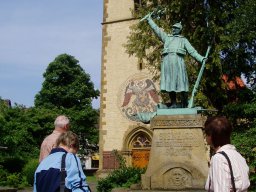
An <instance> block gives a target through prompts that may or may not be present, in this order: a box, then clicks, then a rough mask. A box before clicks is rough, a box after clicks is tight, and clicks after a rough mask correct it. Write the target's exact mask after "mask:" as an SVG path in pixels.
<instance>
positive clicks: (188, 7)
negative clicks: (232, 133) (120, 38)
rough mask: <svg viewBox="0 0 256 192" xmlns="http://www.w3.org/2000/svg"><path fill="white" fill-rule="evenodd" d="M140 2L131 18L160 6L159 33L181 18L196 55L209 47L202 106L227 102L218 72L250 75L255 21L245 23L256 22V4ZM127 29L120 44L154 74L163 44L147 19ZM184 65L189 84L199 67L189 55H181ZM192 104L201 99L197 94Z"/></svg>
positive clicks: (219, 106)
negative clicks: (184, 59)
mask: <svg viewBox="0 0 256 192" xmlns="http://www.w3.org/2000/svg"><path fill="white" fill-rule="evenodd" d="M143 2H144V4H143V5H144V6H140V7H139V8H138V9H137V10H136V11H135V12H134V13H133V14H134V16H135V17H137V18H142V17H144V16H145V15H146V14H148V13H150V12H152V11H155V10H157V9H159V8H162V9H163V8H164V9H165V14H164V15H163V16H162V17H161V18H160V19H159V20H157V19H155V21H156V23H157V24H158V25H159V26H160V27H161V28H163V30H164V31H166V32H170V28H171V26H172V25H173V24H174V23H176V22H181V23H182V25H183V30H182V34H183V35H184V36H185V37H187V38H188V39H189V41H190V42H191V44H192V45H193V46H194V47H195V48H196V49H197V50H198V52H199V53H201V54H202V55H204V54H205V51H206V49H207V46H208V45H211V47H212V48H211V52H210V56H209V59H208V61H207V64H206V69H205V71H204V75H203V78H202V80H201V83H200V90H199V91H198V92H199V93H200V92H201V93H202V94H201V96H202V95H205V96H206V98H207V103H203V105H204V106H203V107H208V108H209V107H214V108H217V109H222V107H223V106H224V105H225V104H227V103H228V100H229V98H228V97H227V94H226V93H227V85H226V84H225V83H224V82H223V81H222V75H223V74H227V75H228V77H229V78H230V79H233V78H234V77H236V76H238V77H240V76H241V74H245V75H246V77H247V78H249V75H251V74H252V73H253V72H254V71H255V37H256V36H255V22H254V23H253V22H251V23H250V26H248V25H247V24H246V22H247V20H250V17H253V18H254V19H253V20H255V16H254V15H253V13H255V3H254V2H253V1H252V0H245V1H244V0H238V1H232V0H227V1H220V0H217V1H194V0H193V1H192V0H188V1H178V0H172V1H171V0H161V1H157V0H145V1H143ZM247 11H248V12H247ZM241 14H243V16H242V17H241V16H240V15H241ZM245 18H246V19H245ZM245 26H247V27H245ZM248 28H249V29H250V30H249V31H247V29H248ZM237 29H239V30H237ZM131 30H132V32H131V34H130V36H129V37H128V42H127V44H126V45H125V47H126V49H127V53H128V54H130V55H135V56H136V57H137V58H138V59H139V60H140V62H142V63H144V64H145V65H146V66H147V67H148V68H149V69H150V71H151V72H152V73H153V74H154V75H155V77H156V78H158V76H157V74H159V73H158V71H159V68H160V65H159V64H160V60H161V55H160V53H161V49H162V47H163V44H162V43H161V42H160V41H159V40H158V39H157V37H156V36H155V35H154V34H153V32H152V30H151V29H150V27H149V25H148V24H147V22H146V21H143V22H139V23H136V24H134V25H133V26H132V27H131ZM248 32H249V33H250V34H249V35H248ZM186 64H187V68H188V73H189V75H188V76H189V81H190V84H191V88H192V85H193V84H194V82H195V81H196V78H197V74H198V71H199V69H200V65H198V64H196V63H195V61H194V60H192V59H191V58H190V57H188V58H186ZM212 74H214V75H212ZM199 95H200V94H199ZM196 102H200V98H198V96H196Z"/></svg>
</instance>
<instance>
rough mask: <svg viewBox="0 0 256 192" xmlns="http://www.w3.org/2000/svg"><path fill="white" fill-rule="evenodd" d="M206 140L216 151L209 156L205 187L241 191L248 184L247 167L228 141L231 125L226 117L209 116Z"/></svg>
mask: <svg viewBox="0 0 256 192" xmlns="http://www.w3.org/2000/svg"><path fill="white" fill-rule="evenodd" d="M205 133H206V141H207V143H208V144H209V145H210V146H211V147H212V149H213V150H214V152H215V153H216V154H215V155H214V156H212V158H211V164H210V170H209V174H208V178H207V182H206V185H205V189H206V190H208V191H215V192H230V191H236V192H240V191H241V192H242V191H247V189H248V187H249V186H250V181H249V167H248V165H247V164H246V161H245V159H244V158H243V157H242V156H241V154H240V153H239V152H237V151H236V148H235V146H233V145H231V144H230V143H231V142H230V136H231V133H232V126H231V124H230V122H229V121H228V120H227V118H226V117H210V118H208V119H207V120H206V122H205Z"/></svg>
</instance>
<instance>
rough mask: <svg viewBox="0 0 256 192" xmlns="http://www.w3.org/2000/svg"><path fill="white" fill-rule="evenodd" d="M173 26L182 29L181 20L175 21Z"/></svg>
mask: <svg viewBox="0 0 256 192" xmlns="http://www.w3.org/2000/svg"><path fill="white" fill-rule="evenodd" d="M172 27H177V28H179V29H182V25H181V22H179V23H175V24H174V25H173V26H172Z"/></svg>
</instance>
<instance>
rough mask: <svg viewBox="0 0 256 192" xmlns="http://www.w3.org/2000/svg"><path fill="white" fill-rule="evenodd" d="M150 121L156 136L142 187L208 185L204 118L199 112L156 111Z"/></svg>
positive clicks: (192, 188)
mask: <svg viewBox="0 0 256 192" xmlns="http://www.w3.org/2000/svg"><path fill="white" fill-rule="evenodd" d="M150 123H151V128H152V129H153V139H152V146H151V151H150V158H149V164H148V167H147V170H146V173H145V174H144V175H142V189H144V190H177V191H178V190H188V191H189V190H192V191H193V190H202V189H204V185H205V182H206V178H207V174H208V161H207V150H206V145H205V142H204V136H203V131H202V128H203V124H204V118H203V117H202V116H201V115H198V114H192V115H190V114H186V115H156V116H155V117H154V118H153V119H152V120H151V122H150Z"/></svg>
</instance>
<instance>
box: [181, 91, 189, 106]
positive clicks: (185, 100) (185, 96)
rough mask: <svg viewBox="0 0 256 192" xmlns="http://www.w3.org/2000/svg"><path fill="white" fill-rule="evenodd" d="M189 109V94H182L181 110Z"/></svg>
mask: <svg viewBox="0 0 256 192" xmlns="http://www.w3.org/2000/svg"><path fill="white" fill-rule="evenodd" d="M187 107H188V93H187V92H181V108H187Z"/></svg>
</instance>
